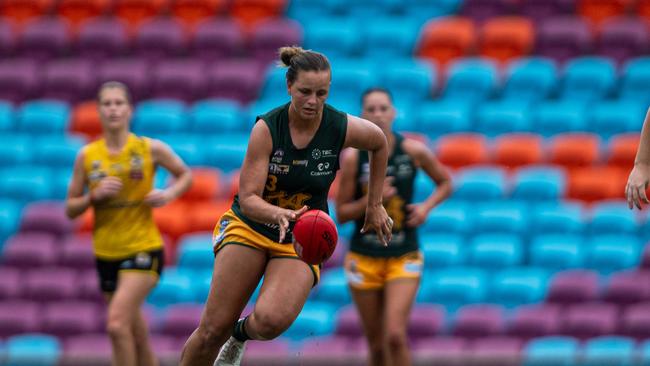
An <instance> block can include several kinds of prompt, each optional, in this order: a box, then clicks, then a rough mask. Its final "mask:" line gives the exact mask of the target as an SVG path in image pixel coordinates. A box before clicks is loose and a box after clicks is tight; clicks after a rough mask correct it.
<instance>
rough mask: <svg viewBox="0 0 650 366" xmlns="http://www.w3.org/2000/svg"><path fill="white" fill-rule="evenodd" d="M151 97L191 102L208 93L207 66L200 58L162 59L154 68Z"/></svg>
mask: <svg viewBox="0 0 650 366" xmlns="http://www.w3.org/2000/svg"><path fill="white" fill-rule="evenodd" d="M152 78H153V82H152V85H151V97H152V98H157V99H164V98H168V99H176V100H180V101H184V102H186V103H191V102H193V101H194V100H198V99H201V98H203V96H204V95H205V93H206V86H207V81H206V68H205V64H204V63H203V62H201V61H200V60H197V59H194V58H189V59H167V60H160V61H159V62H157V63H156V65H155V66H154V67H153V70H152Z"/></svg>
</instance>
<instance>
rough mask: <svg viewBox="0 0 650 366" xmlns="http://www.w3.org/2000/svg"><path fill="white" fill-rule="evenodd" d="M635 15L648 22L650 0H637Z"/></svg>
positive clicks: (649, 17)
mask: <svg viewBox="0 0 650 366" xmlns="http://www.w3.org/2000/svg"><path fill="white" fill-rule="evenodd" d="M635 13H636V14H637V15H638V16H640V17H641V18H643V19H645V20H646V21H647V22H650V0H637V2H636V9H635Z"/></svg>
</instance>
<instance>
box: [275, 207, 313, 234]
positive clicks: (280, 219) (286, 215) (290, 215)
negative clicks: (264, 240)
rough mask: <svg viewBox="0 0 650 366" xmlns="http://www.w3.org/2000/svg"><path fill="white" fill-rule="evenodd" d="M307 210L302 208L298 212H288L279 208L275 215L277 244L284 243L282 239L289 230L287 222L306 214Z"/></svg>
mask: <svg viewBox="0 0 650 366" xmlns="http://www.w3.org/2000/svg"><path fill="white" fill-rule="evenodd" d="M308 209H309V207H307V206H302V208H301V209H300V210H288V209H286V208H279V210H278V211H277V213H276V214H275V222H276V223H277V224H278V226H279V230H280V238H279V240H278V243H282V242H283V241H284V237H285V236H286V235H287V230H288V229H289V222H290V221H296V220H297V219H298V218H299V217H300V215H302V214H304V213H305V212H307V210H308Z"/></svg>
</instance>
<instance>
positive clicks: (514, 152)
mask: <svg viewBox="0 0 650 366" xmlns="http://www.w3.org/2000/svg"><path fill="white" fill-rule="evenodd" d="M542 158H543V149H542V138H541V136H539V135H531V134H510V135H502V136H501V137H499V138H498V139H497V140H496V145H495V147H494V158H493V159H494V163H495V164H499V165H503V166H505V167H508V168H516V167H519V166H522V165H528V164H539V163H541V162H542Z"/></svg>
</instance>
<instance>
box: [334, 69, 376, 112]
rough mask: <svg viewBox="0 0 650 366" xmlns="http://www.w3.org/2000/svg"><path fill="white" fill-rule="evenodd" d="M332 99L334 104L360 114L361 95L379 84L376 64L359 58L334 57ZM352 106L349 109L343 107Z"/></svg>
mask: <svg viewBox="0 0 650 366" xmlns="http://www.w3.org/2000/svg"><path fill="white" fill-rule="evenodd" d="M331 62H332V83H331V85H330V98H329V99H330V100H331V103H332V105H334V106H335V107H337V108H339V109H342V110H344V111H346V112H348V113H352V114H357V115H358V114H359V112H360V106H359V103H360V101H361V95H362V94H363V92H365V91H366V90H368V89H369V88H371V87H374V86H376V85H377V84H378V80H377V74H378V73H377V70H375V69H374V64H372V63H370V62H363V61H359V60H344V59H333V60H331ZM344 103H345V104H347V105H349V106H350V109H349V110H346V109H345V108H343V107H342V105H343V104H344Z"/></svg>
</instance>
